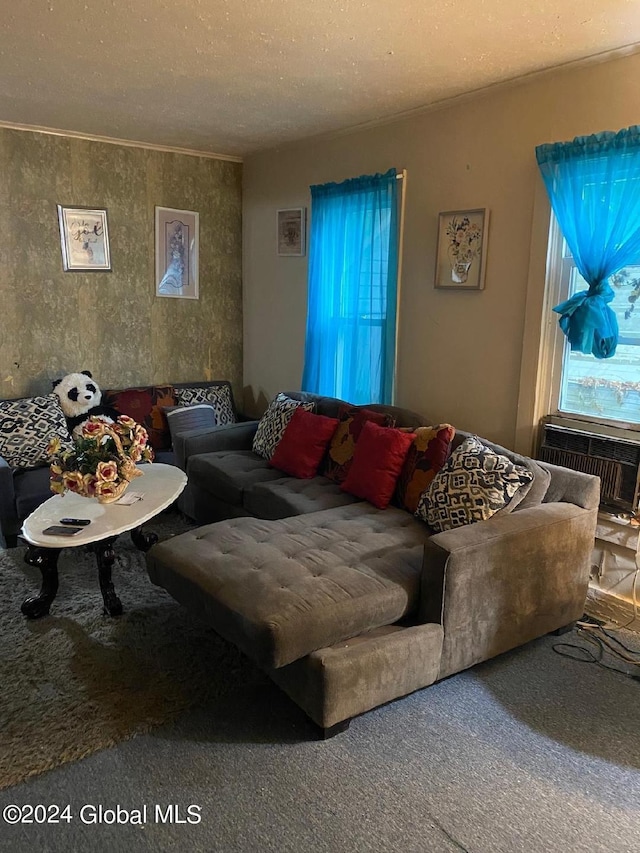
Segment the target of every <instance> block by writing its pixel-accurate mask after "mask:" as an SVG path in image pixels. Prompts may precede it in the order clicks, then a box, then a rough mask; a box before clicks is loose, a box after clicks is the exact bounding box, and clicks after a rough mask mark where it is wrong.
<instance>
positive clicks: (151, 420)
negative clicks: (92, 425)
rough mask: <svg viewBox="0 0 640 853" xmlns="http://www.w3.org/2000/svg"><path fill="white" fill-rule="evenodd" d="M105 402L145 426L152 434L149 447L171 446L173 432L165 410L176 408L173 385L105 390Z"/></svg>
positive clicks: (162, 448)
mask: <svg viewBox="0 0 640 853" xmlns="http://www.w3.org/2000/svg"><path fill="white" fill-rule="evenodd" d="M103 403H104V404H105V405H108V406H113V408H114V409H116V410H117V411H118V412H120V414H121V415H129V417H130V418H133V419H134V421H137V423H139V424H142V426H143V427H144V428H145V429H146V431H147V432H148V433H149V444H150V445H151V447H153V449H154V450H168V449H169V448H170V447H171V433H170V432H169V424H168V423H167V417H166V415H165V413H164V411H163V409H164V407H166V406H175V405H176V395H175V389H174V387H173V385H147V386H145V387H143V388H124V389H122V390H121V391H105V393H104V394H103Z"/></svg>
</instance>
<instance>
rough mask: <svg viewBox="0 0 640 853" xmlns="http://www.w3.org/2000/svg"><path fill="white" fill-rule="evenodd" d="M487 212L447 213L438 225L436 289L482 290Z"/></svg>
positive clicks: (478, 210) (481, 209)
mask: <svg viewBox="0 0 640 853" xmlns="http://www.w3.org/2000/svg"><path fill="white" fill-rule="evenodd" d="M488 230H489V211H488V209H487V208H486V207H482V208H479V209H477V210H447V211H445V212H444V213H441V214H440V217H439V222H438V251H437V255H436V282H435V286H436V287H441V288H447V289H451V290H483V288H484V271H485V264H486V258H487V234H488Z"/></svg>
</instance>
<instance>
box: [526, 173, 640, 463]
mask: <svg viewBox="0 0 640 853" xmlns="http://www.w3.org/2000/svg"><path fill="white" fill-rule="evenodd" d="M554 226H555V227H554ZM562 241H563V237H562V234H561V232H560V229H559V227H557V225H556V224H555V217H554V216H553V213H552V210H551V204H550V202H549V197H548V196H547V192H546V189H545V187H544V182H543V181H542V179H541V178H540V177H539V176H538V180H537V181H536V190H535V197H534V205H533V218H532V235H531V252H530V255H529V274H528V281H527V296H526V308H525V324H524V332H523V344H522V360H521V365H520V387H519V394H518V409H517V415H516V438H515V449H516V450H517V451H518V452H519V453H523V454H525V455H531V454H533V455H534V456H535V455H536V452H537V448H538V444H539V435H540V432H541V426H542V424H544V423H555V424H559V425H562V426H566V427H570V428H571V429H575V430H579V431H583V432H587V433H591V434H597V435H604V436H608V437H612V438H622V439H626V440H627V441H634V442H640V427H639V426H638V425H637V424H626V423H624V422H622V421H609V420H607V419H603V418H595V417H590V416H588V415H579V414H575V415H574V414H569V413H566V412H560V410H559V407H558V406H559V398H560V377H561V371H562V361H563V353H564V346H565V340H566V339H565V336H564V334H563V332H562V330H561V329H560V325H559V323H558V314H556V313H555V312H554V311H553V307H554V306H555V305H557V304H558V303H559V302H561V301H562V289H561V285H562V281H561V278H562V277H561V275H559V274H558V270H557V268H555V267H554V264H555V263H556V262H557V259H561V257H562V255H561V253H562Z"/></svg>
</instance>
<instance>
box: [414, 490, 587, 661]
mask: <svg viewBox="0 0 640 853" xmlns="http://www.w3.org/2000/svg"><path fill="white" fill-rule="evenodd" d="M596 519H597V509H595V508H594V509H584V508H582V507H579V506H576V505H575V504H569V503H547V504H540V505H538V506H535V507H531V508H530V509H524V510H519V511H516V512H512V513H509V514H507V515H499V516H494V517H493V518H490V519H488V520H487V521H482V522H479V523H477V524H472V525H469V526H466V527H460V528H457V529H454V530H448V531H446V532H444V533H437V534H435V535H434V536H432V537H431V538H430V539H429V540H428V541H427V543H426V544H425V549H424V562H423V571H422V591H421V612H420V618H421V620H422V621H425V622H438V623H440V624H441V625H442V627H443V630H444V646H443V651H442V661H441V665H440V674H439V677H440V678H444V677H445V676H447V675H451V674H452V673H454V672H459V671H460V670H463V669H466V668H467V667H470V666H473V665H474V664H476V663H479V662H480V661H483V660H488V659H489V658H492V657H495V656H496V655H499V654H501V653H502V652H506V651H508V650H509V649H513V648H516V647H517V646H520V645H522V644H523V643H527V642H529V641H530V640H533V639H534V638H536V637H541V636H543V635H544V634H547V633H549V632H550V631H554V630H556V629H557V628H561V627H563V626H565V625H568V624H570V623H571V622H573V621H575V620H576V619H579V618H580V617H581V616H582V614H583V612H584V603H585V599H586V595H587V588H588V584H589V569H590V563H591V552H592V550H593V545H594V539H595V528H596Z"/></svg>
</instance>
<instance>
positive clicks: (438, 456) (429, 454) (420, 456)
mask: <svg viewBox="0 0 640 853" xmlns="http://www.w3.org/2000/svg"><path fill="white" fill-rule="evenodd" d="M414 432H415V434H416V435H415V438H414V439H413V443H412V445H411V447H410V448H409V452H408V453H407V457H406V459H405V462H404V465H403V466H402V471H401V472H400V476H399V477H398V483H397V485H396V494H395V500H396V503H397V504H398V506H400V507H402V509H406V510H408V511H409V512H410V513H414V512H415V511H416V509H417V508H418V501H419V500H420V495H421V494H422V493H423V492H424V490H425V489H426V488H427V486H428V485H429V483H430V482H431V481H432V480H433V478H434V477H435V475H436V474H437V473H438V471H439V470H440V469H441V468H442V466H443V465H444V463H445V462H446V461H447V459H448V458H449V454H450V452H451V442H452V440H453V437H454V435H455V434H456V431H455V428H454V427H452V426H451V424H439V425H438V426H424V427H418V428H417V429H416V430H414Z"/></svg>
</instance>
